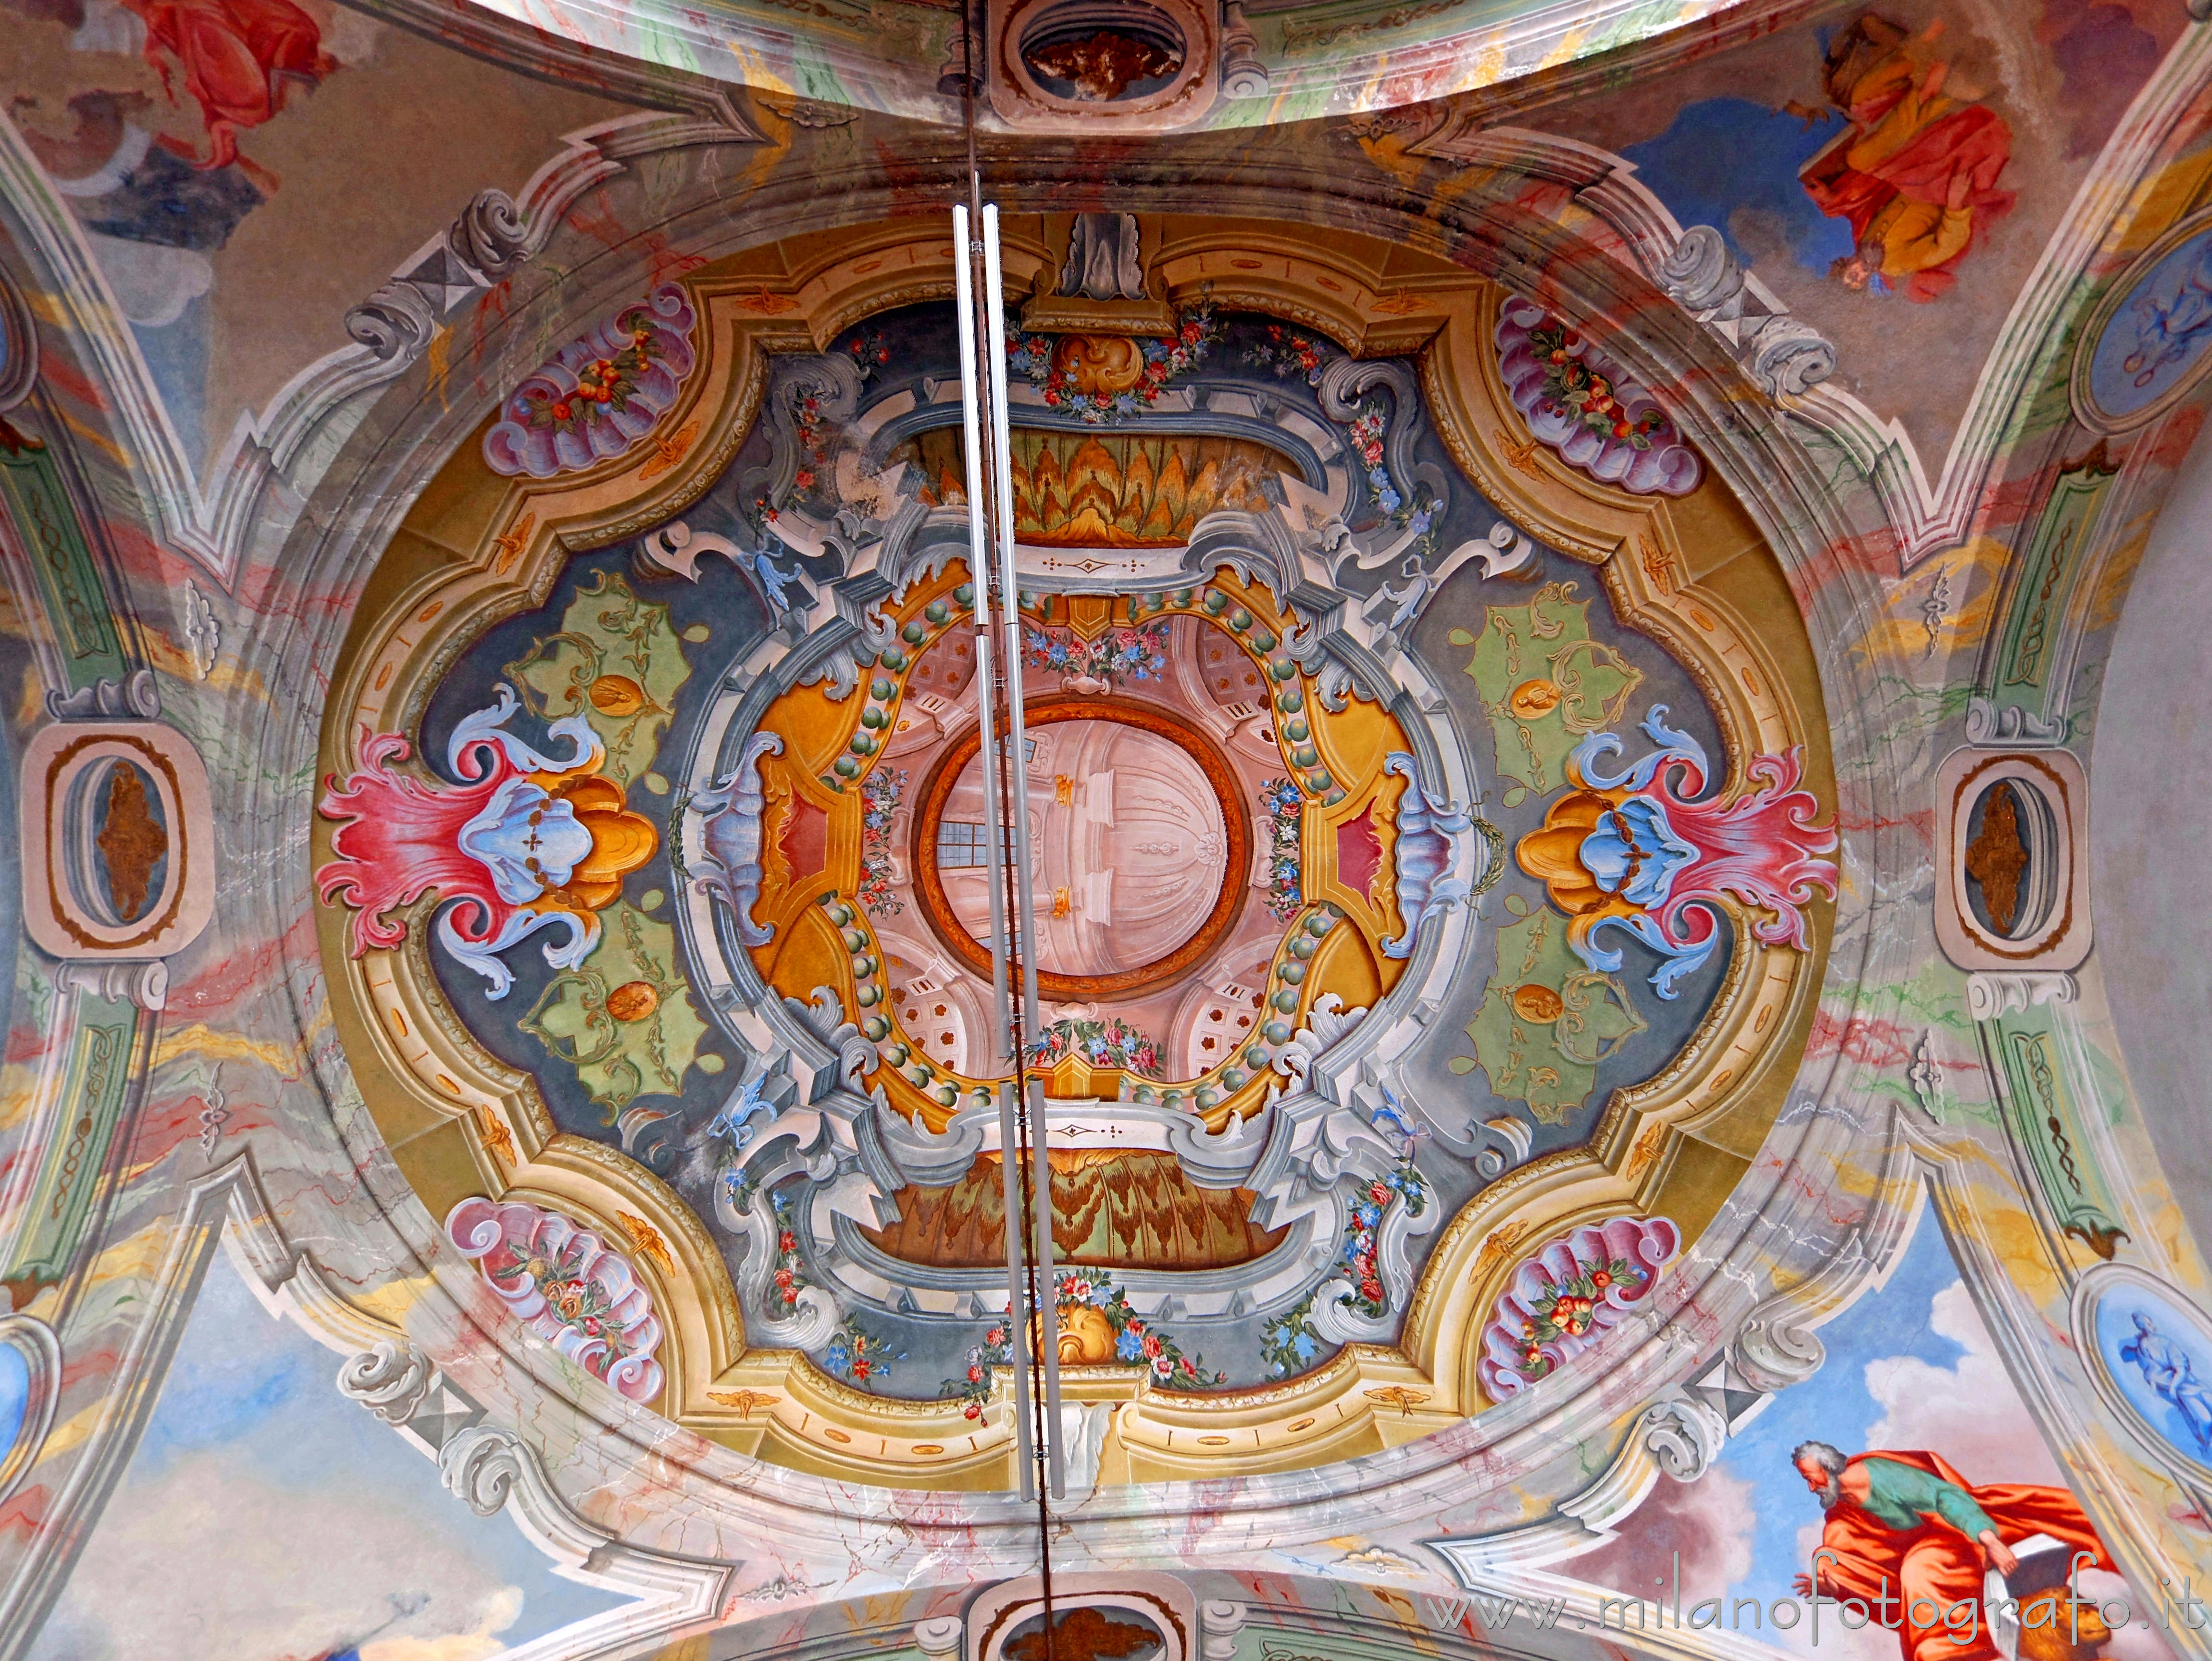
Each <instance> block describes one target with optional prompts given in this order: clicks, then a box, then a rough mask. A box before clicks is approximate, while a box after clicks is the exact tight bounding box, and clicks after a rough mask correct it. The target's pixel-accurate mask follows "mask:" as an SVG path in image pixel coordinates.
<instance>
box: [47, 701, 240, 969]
mask: <svg viewBox="0 0 2212 1661" xmlns="http://www.w3.org/2000/svg"><path fill="white" fill-rule="evenodd" d="M22 766H23V773H22V779H23V783H22V785H21V787H20V788H21V791H22V794H21V800H20V804H19V809H18V812H19V833H20V834H21V839H22V840H21V849H22V859H23V872H24V877H25V882H24V899H25V902H26V903H25V906H24V910H23V926H24V928H25V929H26V930H27V931H28V932H29V934H30V937H31V938H32V939H33V940H34V941H35V942H37V943H38V944H39V945H40V947H41V948H42V949H45V950H46V951H49V952H51V953H52V954H53V955H55V956H57V957H59V958H63V959H86V960H107V961H119V960H147V959H155V958H163V957H168V956H171V955H174V954H175V953H177V952H179V951H181V950H182V949H184V948H185V947H186V946H187V945H189V944H191V942H192V941H193V940H195V939H197V937H198V936H199V934H200V932H201V931H202V930H204V928H205V927H206V926H207V924H208V919H209V918H210V915H211V914H212V912H213V910H214V905H215V850H214V841H213V834H212V833H213V828H214V816H213V809H212V806H211V803H210V797H209V791H208V777H207V768H206V766H205V764H204V762H203V761H201V760H200V755H199V752H198V751H197V749H194V748H193V747H192V745H191V743H190V742H189V741H187V740H186V739H185V737H184V735H183V734H182V733H180V732H179V731H178V730H176V729H175V728H174V727H172V726H169V725H167V724H166V723H163V722H160V721H112V722H108V721H60V722H55V723H53V724H50V725H47V726H44V727H41V728H40V730H38V731H37V732H36V733H35V734H33V737H32V738H31V742H30V743H29V744H27V746H26V747H25V749H24V753H23V761H22Z"/></svg>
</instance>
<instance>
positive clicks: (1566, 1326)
mask: <svg viewBox="0 0 2212 1661" xmlns="http://www.w3.org/2000/svg"><path fill="white" fill-rule="evenodd" d="M1643 1283H1644V1275H1643V1273H1642V1272H1641V1271H1640V1270H1637V1269H1635V1268H1633V1267H1632V1266H1631V1265H1630V1264H1629V1263H1628V1261H1627V1260H1626V1258H1613V1260H1612V1261H1610V1262H1608V1263H1603V1264H1591V1265H1590V1266H1589V1268H1587V1269H1585V1270H1583V1272H1582V1273H1581V1274H1579V1275H1577V1276H1575V1277H1574V1279H1572V1280H1570V1281H1560V1282H1557V1283H1556V1284H1554V1285H1552V1286H1550V1287H1547V1288H1545V1291H1544V1294H1543V1295H1542V1296H1541V1297H1540V1298H1538V1299H1537V1300H1536V1301H1535V1304H1534V1307H1533V1312H1532V1313H1531V1315H1530V1318H1528V1319H1527V1320H1524V1321H1522V1323H1521V1371H1522V1373H1525V1374H1527V1375H1528V1377H1529V1378H1532V1379H1541V1378H1542V1377H1543V1376H1544V1375H1545V1374H1546V1373H1549V1372H1550V1371H1551V1370H1552V1360H1551V1357H1550V1356H1548V1355H1545V1354H1544V1348H1543V1347H1544V1345H1546V1344H1547V1343H1551V1342H1552V1341H1553V1340H1554V1339H1558V1338H1579V1337H1582V1336H1583V1334H1585V1333H1587V1332H1588V1331H1589V1330H1590V1325H1591V1324H1592V1322H1593V1321H1594V1320H1595V1318H1596V1312H1597V1306H1598V1305H1599V1304H1601V1303H1602V1302H1603V1301H1604V1300H1605V1294H1606V1293H1607V1291H1608V1290H1609V1289H1611V1288H1613V1287H1615V1286H1619V1287H1622V1288H1627V1287H1633V1286H1641V1285H1642V1284H1643Z"/></svg>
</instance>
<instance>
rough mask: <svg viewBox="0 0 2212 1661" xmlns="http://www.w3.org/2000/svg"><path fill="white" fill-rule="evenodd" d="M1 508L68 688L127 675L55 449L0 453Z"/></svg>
mask: <svg viewBox="0 0 2212 1661" xmlns="http://www.w3.org/2000/svg"><path fill="white" fill-rule="evenodd" d="M0 508H4V509H5V511H6V512H7V515H8V518H9V520H10V522H11V523H13V524H14V525H15V534H16V535H17V536H18V537H20V538H21V543H22V546H23V549H24V550H25V552H26V553H27V555H29V557H30V562H31V571H32V574H33V578H34V579H36V581H37V584H38V595H39V599H40V603H41V604H42V605H43V606H44V608H45V609H46V620H47V622H48V624H49V625H50V626H51V627H52V631H53V636H54V640H55V641H56V642H57V643H58V645H59V646H60V647H61V654H62V660H63V662H64V664H66V665H67V666H68V672H69V678H70V689H71V690H72V691H74V690H76V689H77V688H82V687H88V686H90V685H92V684H93V683H94V682H96V681H100V680H109V681H119V680H121V679H122V678H123V676H124V674H125V670H126V665H125V663H124V661H123V649H122V646H121V645H120V644H119V643H118V640H117V639H116V634H115V622H114V620H113V618H112V617H111V616H110V615H108V608H107V595H106V591H105V590H103V589H102V588H101V587H100V573H99V571H98V569H97V568H96V567H94V564H93V562H92V550H91V549H90V548H89V547H88V546H87V544H86V543H85V539H84V527H83V526H82V524H79V523H78V522H77V517H76V508H75V507H74V506H72V505H71V503H70V496H69V490H68V488H67V487H66V486H64V484H63V482H62V477H61V470H60V468H59V466H58V464H56V462H55V460H54V457H53V452H52V451H51V450H46V449H37V450H33V449H30V448H28V447H26V448H25V449H23V450H22V451H21V452H18V453H17V454H15V455H12V456H11V455H8V454H6V453H4V452H0Z"/></svg>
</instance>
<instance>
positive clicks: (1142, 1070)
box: [1030, 1015, 1160, 1078]
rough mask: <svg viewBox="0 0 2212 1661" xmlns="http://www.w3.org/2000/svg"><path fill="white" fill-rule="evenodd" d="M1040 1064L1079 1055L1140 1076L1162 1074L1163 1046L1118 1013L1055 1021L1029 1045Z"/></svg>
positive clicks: (1150, 1076) (1047, 1063) (1098, 1063)
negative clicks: (1095, 1019) (1101, 1019)
mask: <svg viewBox="0 0 2212 1661" xmlns="http://www.w3.org/2000/svg"><path fill="white" fill-rule="evenodd" d="M1030 1047H1031V1051H1032V1052H1033V1054H1034V1055H1035V1056H1036V1061H1037V1064H1038V1065H1040V1066H1043V1067H1049V1066H1051V1065H1052V1064H1054V1062H1056V1061H1058V1060H1059V1059H1060V1058H1061V1057H1062V1056H1066V1055H1080V1056H1081V1057H1082V1058H1084V1059H1085V1061H1087V1062H1089V1063H1090V1064H1091V1065H1092V1066H1093V1067H1119V1068H1121V1070H1123V1071H1125V1072H1131V1073H1134V1074H1136V1075H1137V1076H1138V1077H1139V1078H1158V1077H1159V1076H1160V1046H1158V1043H1156V1042H1155V1041H1153V1040H1152V1039H1149V1038H1147V1037H1146V1036H1145V1034H1142V1033H1140V1032H1139V1031H1138V1030H1137V1029H1136V1028H1134V1027H1132V1026H1131V1025H1129V1023H1128V1022H1127V1021H1123V1020H1122V1019H1121V1017H1120V1016H1119V1015H1109V1016H1107V1017H1106V1019H1105V1020H1103V1021H1083V1020H1064V1021H1054V1022H1053V1023H1052V1024H1051V1025H1050V1026H1048V1027H1047V1028H1045V1029H1044V1031H1043V1033H1042V1034H1040V1035H1039V1037H1038V1039H1037V1041H1036V1043H1035V1044H1034V1045H1033V1046H1030Z"/></svg>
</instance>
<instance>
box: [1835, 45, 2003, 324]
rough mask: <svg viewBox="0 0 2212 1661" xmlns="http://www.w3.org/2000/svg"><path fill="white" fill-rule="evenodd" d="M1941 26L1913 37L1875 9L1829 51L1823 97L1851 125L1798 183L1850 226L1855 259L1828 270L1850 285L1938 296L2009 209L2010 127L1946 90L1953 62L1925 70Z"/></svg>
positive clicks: (1910, 297)
mask: <svg viewBox="0 0 2212 1661" xmlns="http://www.w3.org/2000/svg"><path fill="white" fill-rule="evenodd" d="M1941 28H1942V26H1941V25H1940V24H1938V25H1936V27H1934V28H1931V29H1929V31H1928V32H1927V33H1925V34H1923V35H1921V36H1919V37H1918V38H1917V39H1909V38H1908V37H1907V35H1906V33H1905V29H1904V28H1903V27H1901V26H1900V25H1899V24H1896V23H1892V22H1890V21H1887V20H1886V19H1884V18H1881V17H1878V16H1876V15H1874V14H1872V13H1869V14H1868V15H1865V16H1863V17H1862V18H1860V19H1859V20H1858V21H1857V22H1855V23H1853V24H1852V25H1851V26H1850V27H1849V28H1847V29H1845V30H1844V31H1843V33H1840V34H1839V35H1838V36H1837V37H1836V39H1835V40H1834V41H1833V43H1832V44H1831V45H1830V47H1829V50H1828V57H1827V67H1826V85H1827V94H1828V100H1829V101H1830V102H1831V103H1832V104H1833V105H1834V106H1836V107H1837V108H1838V109H1839V110H1841V111H1843V112H1844V115H1845V116H1846V117H1847V118H1849V120H1850V127H1849V128H1848V129H1847V130H1845V131H1844V133H1842V134H1841V135H1840V136H1838V137H1837V139H1836V140H1835V141H1834V142H1832V143H1831V144H1829V145H1827V146H1826V148H1825V149H1822V150H1821V151H1820V154H1819V155H1816V156H1814V158H1813V159H1812V160H1811V161H1808V162H1807V163H1806V164H1805V165H1804V166H1803V167H1802V168H1800V169H1799V170H1798V177H1799V179H1801V180H1802V181H1803V184H1804V186H1805V192H1806V194H1807V195H1808V196H1809V197H1812V198H1813V201H1814V204H1815V205H1816V206H1818V207H1819V208H1820V211H1821V212H1822V213H1824V214H1826V215H1829V216H1830V217H1831V218H1835V219H1845V220H1848V221H1850V227H1851V246H1852V248H1853V250H1854V252H1851V253H1850V254H1848V255H1846V256H1844V258H1841V259H1838V261H1836V263H1835V264H1834V265H1833V267H1832V268H1831V270H1832V275H1833V276H1838V277H1840V278H1841V279H1842V280H1843V281H1844V282H1845V283H1847V284H1848V285H1849V286H1850V287H1851V288H1865V287H1866V286H1867V285H1868V284H1869V283H1870V282H1874V283H1878V284H1879V285H1880V286H1881V287H1882V288H1902V289H1903V290H1904V291H1905V298H1906V299H1908V300H1921V301H1926V300H1934V299H1935V298H1936V296H1937V295H1938V294H1942V293H1944V292H1945V291H1946V290H1948V288H1950V287H1951V286H1952V284H1953V283H1954V282H1956V281H1957V280H1958V279H1957V276H1956V273H1957V270H1958V266H1959V262H1960V260H1962V259H1964V258H1966V254H1967V252H1968V251H1969V250H1970V249H1971V248H1972V246H1973V245H1974V242H1975V240H1976V239H1977V238H1978V237H1979V236H1980V235H1982V234H1984V233H1985V232H1986V231H1987V230H1988V228H1989V227H1990V224H1991V223H1992V222H1994V221H1996V220H1997V219H1999V218H2001V217H2002V215H2004V214H2006V213H2008V211H2010V209H2011V208H2012V205H2013V196H2012V192H2011V191H2000V190H1999V189H1997V187H1996V181H1997V175H1998V174H1999V173H2002V172H2003V170H2004V166H2005V163H2006V161H2008V160H2009V159H2010V158H2011V155H2012V129H2011V128H2009V127H2008V126H2007V125H2006V124H2004V121H2003V119H2002V118H2001V117H1999V116H1998V115H1997V114H1996V112H1994V111H1991V110H1990V109H1988V108H1986V107H1984V106H1982V105H1980V104H1978V103H1973V102H1971V101H1962V100H1958V99H1955V98H1952V97H1949V96H1948V95H1946V94H1945V93H1944V90H1943V87H1944V83H1945V82H1946V81H1947V80H1948V76H1949V73H1950V66H1949V65H1948V64H1946V63H1944V62H1943V61H1942V60H1940V59H1938V60H1936V61H1934V62H1932V63H1929V64H1927V65H1926V67H1925V68H1924V69H1923V63H1922V60H1923V56H1924V52H1923V48H1924V47H1925V45H1926V44H1927V43H1928V42H1929V41H1930V40H1932V39H1934V38H1935V36H1936V34H1937V33H1940V31H1941Z"/></svg>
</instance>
